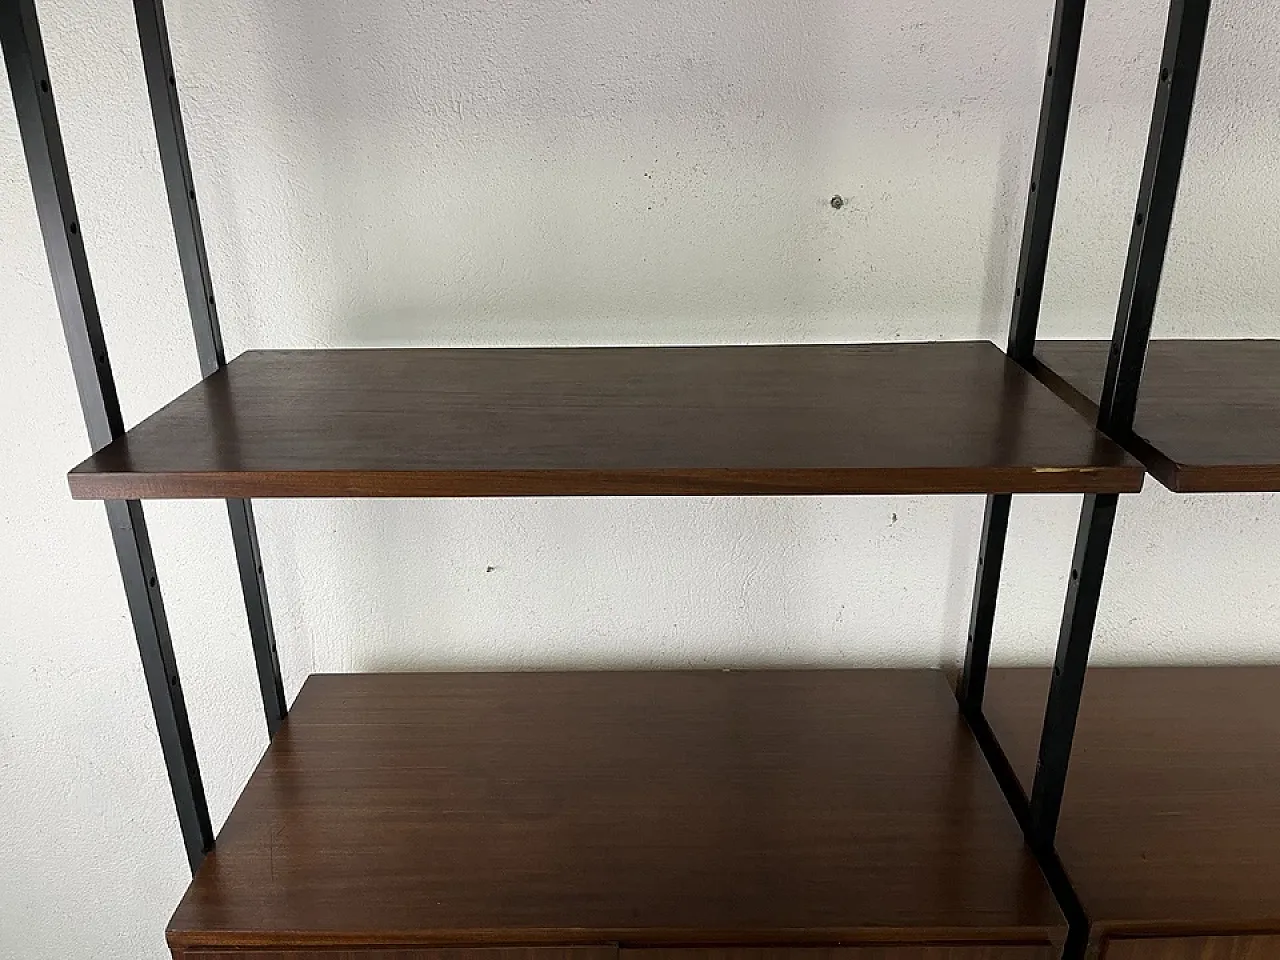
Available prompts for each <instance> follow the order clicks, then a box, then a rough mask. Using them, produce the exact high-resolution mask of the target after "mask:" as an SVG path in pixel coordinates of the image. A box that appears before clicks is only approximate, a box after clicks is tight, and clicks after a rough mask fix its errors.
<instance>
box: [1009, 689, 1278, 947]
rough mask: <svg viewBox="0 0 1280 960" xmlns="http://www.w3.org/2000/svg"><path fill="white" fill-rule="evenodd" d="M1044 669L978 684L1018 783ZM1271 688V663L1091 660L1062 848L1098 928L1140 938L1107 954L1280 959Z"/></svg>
mask: <svg viewBox="0 0 1280 960" xmlns="http://www.w3.org/2000/svg"><path fill="white" fill-rule="evenodd" d="M1048 675H1049V670H1048V669H1044V670H993V671H992V672H991V674H990V677H989V680H988V689H987V695H986V715H987V718H988V720H989V721H990V723H991V726H992V729H993V730H994V731H995V732H996V734H997V736H999V738H1000V740H1001V743H1002V744H1003V745H1004V747H1005V750H1006V752H1007V754H1008V756H1009V758H1010V761H1011V762H1012V763H1013V765H1014V768H1015V769H1016V770H1017V771H1018V773H1019V776H1020V777H1021V778H1022V782H1023V783H1024V784H1027V783H1029V782H1030V778H1031V774H1032V772H1033V771H1034V769H1035V750H1036V736H1037V734H1038V732H1039V726H1040V718H1041V717H1042V715H1043V713H1044V698H1045V693H1046V690H1047V689H1048V682H1049V677H1048ZM1278 694H1280V667H1142V668H1123V669H1121V668H1106V667H1094V668H1092V669H1091V670H1090V671H1089V677H1088V681H1087V682H1086V684H1085V693H1084V700H1083V703H1082V705H1081V709H1080V719H1079V725H1078V727H1077V730H1076V738H1075V749H1074V752H1073V754H1072V760H1071V768H1070V774H1069V779H1068V782H1067V790H1066V795H1065V802H1064V807H1063V812H1062V821H1061V826H1060V828H1059V834H1058V850H1059V852H1060V855H1061V857H1062V861H1063V864H1064V866H1065V867H1066V870H1067V873H1068V875H1069V876H1070V878H1071V881H1072V884H1073V885H1074V886H1075V889H1076V892H1077V893H1078V894H1079V896H1080V899H1081V900H1082V902H1083V904H1084V908H1085V910H1086V912H1087V913H1088V914H1089V916H1090V919H1091V920H1092V921H1093V923H1094V925H1095V927H1096V929H1097V932H1098V933H1099V934H1100V935H1101V936H1103V937H1141V938H1150V939H1151V942H1150V943H1148V944H1146V946H1147V947H1148V948H1149V949H1148V950H1147V951H1145V952H1144V951H1143V950H1140V949H1139V947H1138V946H1137V945H1128V946H1126V947H1125V948H1124V949H1123V950H1121V951H1120V952H1118V953H1116V954H1115V956H1116V957H1117V958H1118V957H1121V956H1123V958H1125V960H1129V958H1133V960H1139V958H1143V960H1145V958H1147V957H1151V958H1153V960H1154V958H1160V960H1165V958H1168V960H1173V958H1183V957H1185V958H1188V960H1190V958H1197V957H1224V958H1226V957H1232V958H1236V957H1239V958H1241V960H1254V958H1255V957H1256V958H1258V960H1263V958H1271V957H1276V956H1280V696H1278ZM1230 934H1254V935H1255V936H1253V937H1247V936H1243V937H1232V938H1230V939H1229V940H1223V941H1221V942H1220V943H1219V946H1218V948H1217V952H1214V951H1209V950H1206V951H1205V952H1203V953H1201V952H1195V951H1194V950H1192V949H1191V948H1190V946H1188V945H1186V944H1183V945H1181V946H1175V945H1173V944H1172V943H1169V942H1166V941H1173V940H1179V941H1185V940H1190V939H1192V938H1195V937H1204V936H1219V937H1226V936H1227V935H1230ZM1267 934H1270V935H1271V936H1270V937H1268V936H1265V935H1267ZM1258 935H1263V936H1258ZM1236 940H1239V941H1240V942H1239V943H1237V942H1235V941H1236ZM1162 951H1163V952H1162ZM1179 951H1181V952H1179ZM1251 951H1252V952H1251ZM1104 956H1105V957H1107V958H1110V957H1111V956H1112V953H1111V952H1110V951H1108V952H1107V953H1106V954H1104Z"/></svg>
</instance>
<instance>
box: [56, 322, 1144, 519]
mask: <svg viewBox="0 0 1280 960" xmlns="http://www.w3.org/2000/svg"><path fill="white" fill-rule="evenodd" d="M1142 479H1143V477H1142V470H1141V468H1140V467H1139V465H1138V464H1137V463H1135V462H1134V461H1132V460H1131V459H1129V457H1128V456H1127V455H1125V454H1124V453H1123V451H1121V450H1120V449H1119V448H1118V447H1116V446H1115V445H1114V444H1113V443H1111V441H1109V440H1107V439H1106V438H1104V437H1101V436H1100V435H1098V434H1097V433H1096V432H1094V431H1093V429H1092V428H1091V427H1089V426H1088V425H1087V424H1083V423H1081V422H1080V420H1079V418H1078V417H1076V416H1075V415H1074V414H1073V413H1072V412H1071V411H1070V410H1068V409H1066V408H1065V407H1064V405H1063V404H1062V403H1061V402H1060V401H1059V400H1057V399H1056V398H1055V397H1054V396H1053V395H1052V393H1051V392H1050V391H1048V390H1047V389H1045V388H1044V387H1043V386H1042V385H1041V384H1039V383H1037V382H1036V381H1035V379H1034V378H1033V377H1031V376H1030V375H1028V374H1027V373H1026V372H1025V371H1023V370H1022V369H1021V368H1020V367H1018V366H1017V365H1015V364H1013V363H1012V362H1011V361H1009V360H1008V359H1007V358H1006V357H1005V356H1004V354H1003V353H1001V352H1000V351H999V350H998V349H997V348H996V347H994V346H993V345H992V344H990V343H985V342H974V343H913V344H878V345H869V346H782V347H738V346H733V347H606V348H575V349H518V350H511V349H501V350H496V349H495V350H472V349H467V350H462V349H454V350H426V349H423V350H339V351H283V352H251V353H246V354H244V355H242V356H240V357H239V358H237V359H236V360H234V361H232V362H231V363H230V364H229V365H228V366H227V367H226V369H225V370H222V371H219V372H218V373H215V374H214V375H213V376H211V377H210V378H209V379H207V380H205V381H204V382H202V383H200V384H198V385H197V386H195V387H194V388H193V389H191V390H189V391H188V392H187V393H185V394H183V395H182V396H181V397H179V398H178V399H177V400H175V401H174V402H173V403H171V404H169V405H168V406H166V407H165V408H164V409H162V410H160V411H159V412H158V413H156V414H155V415H153V416H152V417H150V418H148V419H147V420H145V421H143V422H142V423H141V424H139V425H138V426H136V427H134V428H133V429H132V430H130V431H129V432H128V434H127V435H126V436H125V437H124V438H122V439H120V440H118V441H116V442H114V443H111V444H110V445H108V446H107V447H105V448H104V449H102V450H101V451H99V452H98V453H96V454H94V455H93V456H92V457H90V458H89V459H88V460H86V461H85V462H84V463H83V464H81V465H80V466H78V467H76V468H75V470H73V471H72V473H71V475H70V483H71V490H72V493H73V494H74V495H75V496H76V497H78V498H82V499H140V498H149V497H273V496H274V497H428V496H577V495H600V494H605V495H608V494H614V495H637V494H642V495H651V494H838V493H850V494H854V493H859V494H889V493H916V494H919V493H981V492H984V491H1000V492H1035V491H1039V492H1051V491H1059V492H1080V491H1113V492H1122V491H1133V490H1137V489H1139V488H1140V486H1141V484H1142Z"/></svg>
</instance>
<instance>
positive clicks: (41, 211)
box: [0, 0, 213, 871]
mask: <svg viewBox="0 0 1280 960" xmlns="http://www.w3.org/2000/svg"><path fill="white" fill-rule="evenodd" d="M0 46H3V48H4V61H5V67H6V69H7V70H8V74H9V83H10V86H11V88H12V90H13V103H14V109H15V111H16V113H17V117H18V126H19V129H20V131H21V135H22V144H23V149H24V151H25V153H26V158H27V169H28V171H29V173H30V176H31V188H32V192H33V194H34V196H35V202H36V212H37V214H38V216H39V220H40V231H41V233H42V235H43V237H44V246H45V253H46V254H47V256H48V258H49V270H50V273H51V274H52V277H53V287H54V293H55V295H56V297H57V302H58V312H59V314H60V315H61V318H62V328H63V333H64V335H65V336H66V340H67V350H68V352H69V353H70V355H71V369H72V371H73V373H74V375H75V381H76V390H77V392H78V393H79V396H80V408H81V411H82V412H83V414H84V421H85V426H86V427H87V428H88V432H89V441H90V443H91V444H92V445H93V448H94V449H95V450H96V449H98V448H100V447H102V446H104V445H105V444H107V443H109V442H110V441H111V440H113V439H115V438H116V437H119V436H121V435H123V433H124V421H123V418H122V416H121V413H120V403H119V399H118V397H117V395H116V386H115V380H114V378H113V376H112V373H111V363H110V360H109V358H108V356H107V347H106V339H105V337H104V335H103V331H102V322H101V317H100V316H99V313H98V303H97V298H96V297H95V295H94V291H93V283H92V280H91V279H90V276H89V264H88V260H87V258H86V257H85V251H84V241H83V239H82V237H81V234H80V219H79V217H78V215H77V213H76V204H75V197H74V195H73V193H72V189H71V177H70V174H69V172H68V170H67V159H66V155H65V153H64V151H63V146H62V133H61V130H60V128H59V126H58V115H57V110H56V108H55V105H54V100H53V93H52V88H51V85H50V82H49V67H48V63H47V62H46V60H45V53H44V44H43V41H42V40H41V36H40V26H39V21H38V20H37V18H36V10H35V4H34V2H33V0H8V2H5V3H0ZM106 508H107V518H108V521H109V523H110V526H111V538H112V542H113V543H114V545H115V551H116V559H117V561H118V562H119V564H120V574H121V578H122V579H123V581H124V589H125V596H126V598H127V599H128V603H129V612H130V614H131V615H132V617H133V628H134V633H135V634H136V636H137V641H138V652H139V654H140V656H141V659H142V670H143V674H144V676H145V678H146V682H147V690H148V692H149V693H150V695H151V706H152V710H153V711H154V713H155V719H156V728H157V730H158V732H159V735H160V745H161V748H162V750H163V753H164V761H165V768H166V770H167V771H168V775H169V786H170V788H171V789H172V791H173V800H174V805H175V806H176V807H177V812H178V822H179V825H180V826H181V828H182V837H183V841H184V843H185V845H186V850H187V859H188V861H189V863H190V865H191V869H192V871H194V870H195V868H196V867H197V866H198V865H199V864H200V862H201V860H203V859H204V856H205V854H206V853H208V852H209V851H210V850H211V849H213V827H212V825H211V824H210V822H209V808H208V805H207V803H206V801H205V795H204V785H203V783H202V781H201V779H200V767H199V764H198V762H197V760H196V752H195V743H194V741H193V739H192V736H191V725H190V723H189V722H188V719H187V707H186V701H185V699H184V697H183V694H182V685H181V682H180V681H179V678H178V666H177V661H176V659H175V658H174V653H173V643H172V641H171V639H170V635H169V623H168V620H167V619H166V617H165V612H164V602H163V600H162V598H161V595H160V586H159V581H158V580H157V577H156V565H155V558H154V557H153V556H152V552H151V539H150V536H149V534H148V532H147V524H146V519H145V518H144V516H143V513H142V505H141V504H140V503H138V501H136V500H114V501H108V502H107V504H106Z"/></svg>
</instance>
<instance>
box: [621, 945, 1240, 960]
mask: <svg viewBox="0 0 1280 960" xmlns="http://www.w3.org/2000/svg"><path fill="white" fill-rule="evenodd" d="M1059 956H1060V951H1059V948H1057V947H1052V946H1049V945H1048V944H1007V943H1001V944H986V943H968V944H952V945H945V944H928V945H925V944H902V943H891V944H882V945H877V946H866V947H709V948H698V947H681V948H679V949H643V950H640V949H637V950H619V951H618V960H1058V958H1059ZM1249 960H1253V958H1252V957H1250V958H1249Z"/></svg>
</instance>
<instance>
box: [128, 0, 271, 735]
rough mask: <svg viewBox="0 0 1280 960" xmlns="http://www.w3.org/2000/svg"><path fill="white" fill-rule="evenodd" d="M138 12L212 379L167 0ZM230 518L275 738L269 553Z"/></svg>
mask: <svg viewBox="0 0 1280 960" xmlns="http://www.w3.org/2000/svg"><path fill="white" fill-rule="evenodd" d="M133 10H134V16H135V18H136V20H137V23H138V42H139V45H140V46H141V48H142V66H143V70H144V72H145V74H146V78H147V91H148V93H149V94H150V100H151V117H152V120H153V122H154V123H155V129H156V143H157V145H158V146H159V150H160V167H161V170H162V171H163V173H164V184H165V192H166V194H167V195H168V199H169V214H170V217H171V219H172V221H173V233H174V238H175V240H176V241H177V245H178V260H179V263H180V264H181V267H182V279H183V281H184V283H185V285H186V291H187V306H188V309H189V310H190V313H191V328H192V331H193V332H194V334H195V341H196V352H197V354H198V355H199V358H200V373H201V375H202V376H205V377H207V376H209V375H210V374H212V373H214V372H215V371H217V370H219V369H221V368H222V367H223V366H225V365H226V355H225V353H224V350H223V346H222V330H221V328H220V327H219V325H218V312H217V305H216V303H215V302H214V296H213V281H212V278H211V275H210V271H209V258H208V255H207V253H206V251H205V245H204V231H203V230H202V229H201V225H200V213H199V210H198V208H197V206H196V191H195V180H194V178H193V177H192V173H191V160H190V157H189V155H188V153H187V137H186V133H185V131H184V129H183V125H182V109H181V106H180V104H179V101H178V87H177V79H176V77H175V76H174V72H173V57H172V55H171V53H170V50H169V33H168V30H167V28H166V26H165V20H164V7H163V3H162V0H134V4H133ZM227 517H228V520H229V521H230V524H231V538H232V542H233V543H234V544H235V552H236V566H237V567H238V568H239V571H240V587H241V590H242V592H243V594H244V608H245V615H246V616H247V618H248V620H249V637H250V641H251V643H252V646H253V658H254V664H255V666H256V668H257V673H258V685H259V688H260V689H261V692H262V707H263V712H264V713H265V714H266V719H267V732H268V733H269V734H270V735H271V736H275V733H276V731H277V730H278V729H279V728H280V725H281V723H283V722H284V718H285V715H286V714H287V713H288V709H289V708H288V704H287V702H286V700H285V695H284V685H283V683H282V682H281V680H280V660H279V657H278V656H277V653H276V638H275V631H274V629H273V628H272V625H271V608H270V606H269V605H268V603H267V585H266V582H265V580H264V579H263V574H262V552H261V550H260V549H259V547H258V532H257V527H256V525H255V524H254V520H253V505H252V504H251V503H250V502H249V501H248V500H228V501H227Z"/></svg>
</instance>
